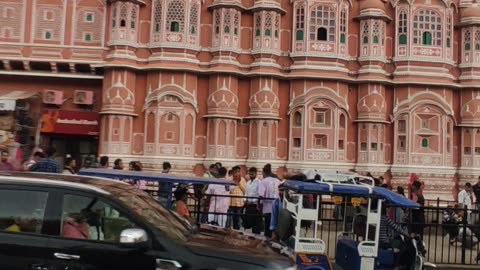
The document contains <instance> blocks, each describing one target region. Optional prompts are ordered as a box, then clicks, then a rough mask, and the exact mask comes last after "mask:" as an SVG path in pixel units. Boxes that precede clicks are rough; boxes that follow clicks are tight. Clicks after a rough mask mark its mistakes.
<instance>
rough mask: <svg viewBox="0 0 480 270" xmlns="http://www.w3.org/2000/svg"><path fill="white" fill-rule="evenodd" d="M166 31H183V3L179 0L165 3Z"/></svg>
mask: <svg viewBox="0 0 480 270" xmlns="http://www.w3.org/2000/svg"><path fill="white" fill-rule="evenodd" d="M166 27H167V29H166V30H167V31H170V32H183V31H184V27H185V4H184V2H183V1H181V0H172V1H170V2H169V3H168V5H167V16H166Z"/></svg>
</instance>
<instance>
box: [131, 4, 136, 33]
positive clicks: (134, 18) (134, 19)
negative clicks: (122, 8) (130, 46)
mask: <svg viewBox="0 0 480 270" xmlns="http://www.w3.org/2000/svg"><path fill="white" fill-rule="evenodd" d="M136 21H137V8H136V7H134V8H132V13H131V14H130V28H132V29H135V22H136Z"/></svg>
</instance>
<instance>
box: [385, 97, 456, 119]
mask: <svg viewBox="0 0 480 270" xmlns="http://www.w3.org/2000/svg"><path fill="white" fill-rule="evenodd" d="M426 105H431V106H435V107H437V108H439V109H440V110H441V111H442V112H443V113H444V114H445V115H447V116H450V117H451V118H453V120H454V121H455V117H454V112H453V109H452V107H451V106H450V104H449V103H448V102H447V101H446V100H445V99H444V98H443V97H442V96H440V95H439V94H436V93H434V92H431V91H426V92H425V91H424V92H420V93H417V94H414V95H412V96H411V97H410V98H408V99H406V100H403V101H402V102H400V103H399V104H397V105H396V106H395V108H394V109H393V121H395V120H397V118H398V116H400V115H401V114H404V113H406V114H410V113H411V112H413V111H414V110H416V109H417V108H418V107H419V106H426ZM393 121H392V122H393ZM455 124H456V123H455Z"/></svg>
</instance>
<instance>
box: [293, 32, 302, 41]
mask: <svg viewBox="0 0 480 270" xmlns="http://www.w3.org/2000/svg"><path fill="white" fill-rule="evenodd" d="M295 39H296V40H297V41H300V40H302V41H303V30H297V33H296V34H295Z"/></svg>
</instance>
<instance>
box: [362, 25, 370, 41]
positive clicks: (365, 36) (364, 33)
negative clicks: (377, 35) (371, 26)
mask: <svg viewBox="0 0 480 270" xmlns="http://www.w3.org/2000/svg"><path fill="white" fill-rule="evenodd" d="M368 35H369V33H368V22H363V31H362V43H363V44H368Z"/></svg>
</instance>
